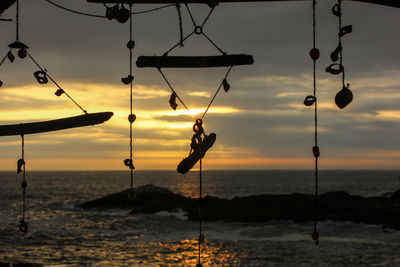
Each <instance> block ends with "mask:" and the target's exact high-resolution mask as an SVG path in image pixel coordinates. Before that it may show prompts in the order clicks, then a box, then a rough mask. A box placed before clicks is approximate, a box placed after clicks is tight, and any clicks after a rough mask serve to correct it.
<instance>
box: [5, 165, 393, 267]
mask: <svg viewBox="0 0 400 267" xmlns="http://www.w3.org/2000/svg"><path fill="white" fill-rule="evenodd" d="M399 176H400V171H395V170H390V171H388V170H384V171H381V170H374V171H371V170H352V171H344V170H343V171H342V170H340V171H333V170H332V171H328V170H323V171H320V173H319V181H320V182H319V190H320V193H324V192H331V191H346V192H348V193H350V194H355V195H360V196H382V195H385V194H386V195H387V193H390V192H394V191H396V190H398V189H400V179H399ZM202 178H203V195H209V196H218V197H220V198H228V199H230V198H233V197H235V196H248V195H257V194H291V193H306V194H313V192H314V173H313V171H312V170H301V171H295V170H290V171H287V170H282V171H270V170H260V171H231V170H230V171H205V172H203V177H202ZM26 180H27V183H28V186H27V191H26V192H27V195H26V203H27V210H26V216H27V217H26V218H27V221H28V223H29V232H28V233H27V234H24V233H22V232H20V231H19V229H18V226H19V220H20V219H21V212H22V211H21V210H22V189H21V186H20V185H21V181H22V176H21V174H18V175H17V173H16V172H0V185H1V187H0V263H14V264H16V263H30V264H40V265H44V266H196V264H197V263H198V260H199V258H198V257H199V251H198V242H197V238H198V229H199V223H198V222H194V221H190V220H188V219H187V216H186V214H185V213H184V212H183V211H179V210H177V211H176V212H166V211H161V212H158V213H155V214H146V215H144V214H139V215H137V214H135V215H133V214H129V212H130V210H121V209H112V210H95V209H92V210H83V209H80V208H77V205H78V204H80V203H84V202H86V201H89V200H93V199H96V198H100V197H103V196H106V195H109V194H113V193H117V192H120V191H122V190H126V189H128V188H129V187H130V174H129V172H128V171H127V172H125V171H68V172H64V171H43V172H41V171H31V172H29V171H28V172H27V173H26ZM134 181H135V182H134V185H135V186H141V185H145V184H154V185H157V186H160V187H165V188H168V189H170V190H171V191H173V192H175V193H179V194H182V195H185V196H189V197H194V198H197V197H198V194H199V173H198V172H196V171H191V172H189V173H188V174H186V175H181V174H178V173H176V172H175V171H135V172H134ZM202 226H203V234H204V236H205V243H204V244H203V245H202V248H201V251H200V261H201V263H202V265H203V266H400V231H398V230H393V229H388V228H385V227H383V226H380V225H367V224H362V223H354V222H334V221H320V222H318V229H319V234H320V243H319V245H318V246H317V245H315V243H314V242H313V241H312V238H311V233H312V231H313V222H311V221H310V222H303V223H298V222H293V221H269V222H266V223H224V222H221V221H216V222H203V225H202ZM5 266H6V265H5ZM21 266H23V265H21ZM26 266H28V265H26Z"/></svg>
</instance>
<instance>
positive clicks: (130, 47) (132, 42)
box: [126, 40, 135, 50]
mask: <svg viewBox="0 0 400 267" xmlns="http://www.w3.org/2000/svg"><path fill="white" fill-rule="evenodd" d="M126 47H128V49H129V50H132V49H133V48H134V47H135V41H133V40H130V41H129V42H128V43H127V44H126Z"/></svg>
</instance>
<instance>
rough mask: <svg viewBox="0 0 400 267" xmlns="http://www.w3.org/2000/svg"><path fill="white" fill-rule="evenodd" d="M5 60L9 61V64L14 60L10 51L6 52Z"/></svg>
mask: <svg viewBox="0 0 400 267" xmlns="http://www.w3.org/2000/svg"><path fill="white" fill-rule="evenodd" d="M7 58H8V59H9V60H10V61H11V63H12V62H14V60H15V56H14V55H13V53H11V51H8V53H7Z"/></svg>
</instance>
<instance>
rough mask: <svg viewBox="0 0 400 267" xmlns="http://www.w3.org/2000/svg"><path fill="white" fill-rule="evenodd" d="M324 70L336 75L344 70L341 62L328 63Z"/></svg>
mask: <svg viewBox="0 0 400 267" xmlns="http://www.w3.org/2000/svg"><path fill="white" fill-rule="evenodd" d="M325 71H326V72H329V73H330V74H333V75H338V74H340V73H342V72H343V71H344V67H343V65H342V64H338V63H333V64H331V65H329V66H328V67H327V68H326V69H325Z"/></svg>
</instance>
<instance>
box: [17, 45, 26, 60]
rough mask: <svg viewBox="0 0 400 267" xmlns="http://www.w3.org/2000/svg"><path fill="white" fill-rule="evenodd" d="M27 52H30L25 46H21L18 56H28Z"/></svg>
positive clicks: (22, 57)
mask: <svg viewBox="0 0 400 267" xmlns="http://www.w3.org/2000/svg"><path fill="white" fill-rule="evenodd" d="M27 53H28V52H27V51H26V49H24V48H21V49H20V50H18V56H19V58H21V59H24V58H26V56H27Z"/></svg>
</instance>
